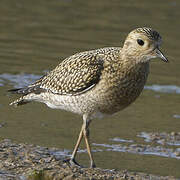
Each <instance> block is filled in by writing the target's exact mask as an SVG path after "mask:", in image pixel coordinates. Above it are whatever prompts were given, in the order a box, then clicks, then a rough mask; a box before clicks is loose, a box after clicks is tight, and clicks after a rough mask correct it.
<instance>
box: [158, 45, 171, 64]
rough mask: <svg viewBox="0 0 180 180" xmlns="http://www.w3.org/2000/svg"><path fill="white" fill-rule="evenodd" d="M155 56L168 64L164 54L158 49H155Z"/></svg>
mask: <svg viewBox="0 0 180 180" xmlns="http://www.w3.org/2000/svg"><path fill="white" fill-rule="evenodd" d="M156 55H157V57H159V58H161V59H162V60H163V61H164V62H168V59H167V58H166V57H165V56H164V54H163V53H162V52H161V51H160V50H159V48H157V49H156Z"/></svg>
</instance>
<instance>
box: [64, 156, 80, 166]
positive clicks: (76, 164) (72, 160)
mask: <svg viewBox="0 0 180 180" xmlns="http://www.w3.org/2000/svg"><path fill="white" fill-rule="evenodd" d="M64 162H65V163H68V164H69V165H70V166H76V167H80V168H82V166H81V165H80V164H78V163H77V162H76V161H75V159H71V158H70V159H65V160H64Z"/></svg>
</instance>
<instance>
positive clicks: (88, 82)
mask: <svg viewBox="0 0 180 180" xmlns="http://www.w3.org/2000/svg"><path fill="white" fill-rule="evenodd" d="M102 70H103V59H102V56H99V55H98V54H91V53H89V52H87V53H85V52H84V53H79V54H75V55H73V56H70V57H69V58H67V59H65V60H64V61H63V62H62V63H61V64H59V65H58V66H57V67H56V68H55V69H54V70H52V71H51V72H50V73H49V74H47V75H46V76H45V77H44V78H42V80H40V81H39V82H37V83H38V84H39V83H40V88H42V89H46V90H48V91H51V92H52V93H55V94H61V95H77V94H81V93H83V92H85V91H87V90H89V89H91V88H92V87H93V86H95V85H96V83H98V81H99V80H100V75H101V71H102Z"/></svg>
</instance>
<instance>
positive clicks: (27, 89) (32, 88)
mask: <svg viewBox="0 0 180 180" xmlns="http://www.w3.org/2000/svg"><path fill="white" fill-rule="evenodd" d="M44 91H45V89H42V88H40V85H33V86H28V87H25V88H17V89H10V90H8V92H11V93H14V94H23V95H27V94H30V93H35V94H40V93H41V92H44Z"/></svg>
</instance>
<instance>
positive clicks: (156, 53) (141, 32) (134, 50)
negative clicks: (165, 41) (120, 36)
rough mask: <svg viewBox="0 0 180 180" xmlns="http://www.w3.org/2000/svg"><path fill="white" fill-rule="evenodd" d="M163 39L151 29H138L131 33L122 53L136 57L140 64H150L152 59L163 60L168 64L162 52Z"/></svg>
mask: <svg viewBox="0 0 180 180" xmlns="http://www.w3.org/2000/svg"><path fill="white" fill-rule="evenodd" d="M161 42H162V38H161V36H160V34H159V33H158V32H157V31H155V30H153V29H151V28H146V27H143V28H137V29H135V30H133V31H131V32H130V33H129V34H128V36H127V38H126V40H125V42H124V46H123V48H122V52H123V53H124V54H126V55H128V56H131V57H135V58H133V59H136V61H138V62H148V61H149V60H150V59H152V58H157V57H159V58H161V59H162V60H163V61H165V62H168V60H167V58H166V57H165V56H164V55H163V53H162V52H161V51H160V49H159V48H160V45H161Z"/></svg>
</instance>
